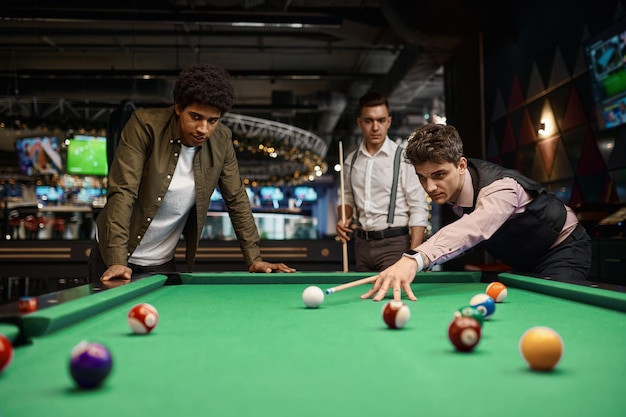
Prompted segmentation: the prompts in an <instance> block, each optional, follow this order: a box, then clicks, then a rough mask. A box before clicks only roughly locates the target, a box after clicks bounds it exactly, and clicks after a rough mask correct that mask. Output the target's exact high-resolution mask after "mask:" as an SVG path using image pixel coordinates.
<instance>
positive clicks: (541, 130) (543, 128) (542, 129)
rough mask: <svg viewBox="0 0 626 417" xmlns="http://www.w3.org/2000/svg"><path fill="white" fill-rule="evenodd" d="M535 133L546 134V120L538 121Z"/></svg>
mask: <svg viewBox="0 0 626 417" xmlns="http://www.w3.org/2000/svg"><path fill="white" fill-rule="evenodd" d="M537 133H538V134H539V135H541V136H543V135H545V134H546V121H545V120H542V121H541V122H539V129H538V130H537Z"/></svg>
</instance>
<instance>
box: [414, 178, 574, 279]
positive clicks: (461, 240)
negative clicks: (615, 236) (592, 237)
mask: <svg viewBox="0 0 626 417" xmlns="http://www.w3.org/2000/svg"><path fill="white" fill-rule="evenodd" d="M464 177H465V178H464V182H463V188H462V189H461V193H460V195H459V198H458V200H457V201H456V202H455V203H454V204H452V210H453V211H454V212H455V214H456V215H457V216H459V219H458V220H456V221H455V222H454V223H451V224H449V225H447V226H445V227H442V228H441V229H440V230H439V231H438V232H437V233H435V234H434V235H433V236H431V237H430V238H429V239H428V240H426V241H425V242H424V243H422V244H421V245H419V246H418V247H417V248H415V249H416V250H418V251H420V252H422V253H423V254H424V255H426V257H428V259H429V260H430V267H432V266H434V265H439V264H442V263H444V262H446V261H448V260H450V259H452V258H454V257H456V256H458V255H460V254H461V253H463V252H465V251H466V250H468V249H470V248H472V247H474V246H476V245H478V244H479V243H480V242H482V241H484V240H487V239H489V238H490V237H491V236H492V235H493V234H494V233H495V232H496V231H497V230H498V229H499V228H500V226H502V225H503V224H504V222H506V221H507V220H508V219H510V218H512V217H513V216H516V215H518V214H519V213H523V212H524V210H525V208H526V205H527V204H528V203H529V202H530V201H532V197H531V196H530V195H529V194H528V193H527V192H526V190H524V188H523V187H522V186H521V185H520V184H519V183H518V182H517V181H515V180H514V179H512V178H508V177H507V178H503V179H501V180H497V181H494V182H493V183H491V184H489V185H487V186H486V187H484V188H483V189H482V190H480V192H479V193H478V197H477V199H476V207H475V208H474V211H472V212H471V213H470V214H463V208H465V207H469V208H471V207H472V205H473V198H474V186H473V185H472V178H471V176H470V173H469V171H467V170H466V171H465V175H464ZM565 209H566V210H567V217H566V219H565V224H564V225H563V229H562V230H561V234H560V235H559V237H558V239H557V240H556V242H555V243H554V245H552V247H554V246H556V245H558V244H559V243H561V242H562V241H563V240H565V239H566V238H567V237H568V236H569V235H570V234H571V233H572V232H573V231H574V229H575V228H576V226H577V225H578V219H577V218H576V214H575V213H574V211H573V210H572V209H571V208H569V207H567V206H565Z"/></svg>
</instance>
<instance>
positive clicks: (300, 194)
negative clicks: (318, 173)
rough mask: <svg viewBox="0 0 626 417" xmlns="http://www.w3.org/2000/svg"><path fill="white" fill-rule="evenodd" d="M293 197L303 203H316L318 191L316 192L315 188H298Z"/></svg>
mask: <svg viewBox="0 0 626 417" xmlns="http://www.w3.org/2000/svg"><path fill="white" fill-rule="evenodd" d="M293 196H294V197H295V198H297V199H298V200H302V201H307V202H311V201H316V200H317V191H315V188H313V187H307V186H298V187H295V188H294V189H293Z"/></svg>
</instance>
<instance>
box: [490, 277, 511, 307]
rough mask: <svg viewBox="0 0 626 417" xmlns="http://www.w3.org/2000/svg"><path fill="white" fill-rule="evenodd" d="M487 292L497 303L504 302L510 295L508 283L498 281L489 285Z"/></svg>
mask: <svg viewBox="0 0 626 417" xmlns="http://www.w3.org/2000/svg"><path fill="white" fill-rule="evenodd" d="M485 292H486V293H487V295H488V296H489V297H491V298H493V301H495V302H496V303H501V302H503V301H504V299H505V298H506V296H507V295H508V291H507V289H506V285H504V284H503V283H501V282H497V281H495V282H492V283H491V284H489V285H487V290H486V291H485Z"/></svg>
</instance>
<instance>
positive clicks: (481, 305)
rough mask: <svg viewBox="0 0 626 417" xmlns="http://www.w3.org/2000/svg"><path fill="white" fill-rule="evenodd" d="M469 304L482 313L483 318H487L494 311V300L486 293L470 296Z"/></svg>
mask: <svg viewBox="0 0 626 417" xmlns="http://www.w3.org/2000/svg"><path fill="white" fill-rule="evenodd" d="M469 304H470V306H472V307H474V308H475V309H477V310H478V311H480V312H481V313H483V316H484V317H485V320H489V319H490V318H491V316H492V315H493V313H495V312H496V302H495V301H494V300H493V298H491V297H490V296H489V295H487V294H476V295H475V296H473V297H472V299H471V300H470V302H469Z"/></svg>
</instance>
